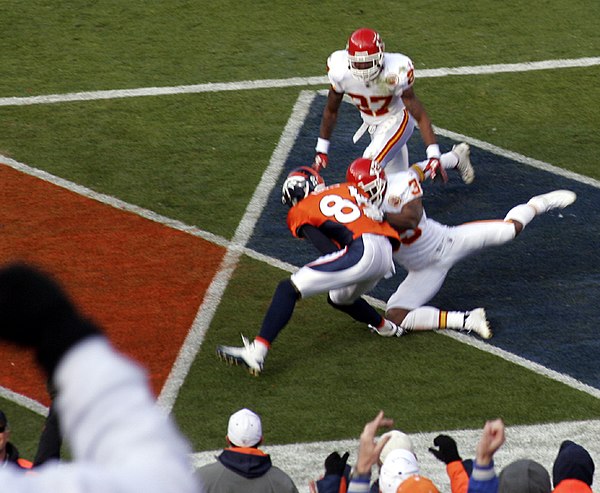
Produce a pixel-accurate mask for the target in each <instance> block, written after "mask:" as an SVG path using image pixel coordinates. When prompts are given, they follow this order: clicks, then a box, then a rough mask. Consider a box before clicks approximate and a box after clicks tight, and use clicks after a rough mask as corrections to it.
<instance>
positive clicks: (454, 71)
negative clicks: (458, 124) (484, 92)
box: [0, 57, 600, 106]
mask: <svg viewBox="0 0 600 493" xmlns="http://www.w3.org/2000/svg"><path fill="white" fill-rule="evenodd" d="M594 65H600V57H588V58H576V59H566V60H544V61H539V62H523V63H509V64H506V63H504V64H497V65H478V66H473V67H442V68H435V69H422V70H418V69H417V70H416V71H415V76H416V77H418V78H422V79H425V78H429V77H447V76H453V75H482V74H496V73H503V72H529V71H532V70H552V69H564V68H577V67H591V66H594ZM327 84H329V82H328V79H327V77H326V76H317V77H291V78H289V79H264V80H244V81H239V82H209V83H206V84H193V85H186V86H170V87H141V88H137V89H115V90H107V91H83V92H73V93H67V94H47V95H40V96H27V97H4V98H0V106H27V105H32V104H52V103H66V102H72V101H95V100H99V99H122V98H137V97H143V96H167V95H171V94H197V93H201V92H217V91H242V90H248V89H270V88H275V87H295V86H314V85H327Z"/></svg>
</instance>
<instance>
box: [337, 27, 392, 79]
mask: <svg viewBox="0 0 600 493" xmlns="http://www.w3.org/2000/svg"><path fill="white" fill-rule="evenodd" d="M384 49H385V45H384V44H383V41H382V40H381V37H380V36H379V33H378V32H377V31H373V29H367V28H366V27H363V28H361V29H357V30H356V31H354V32H353V33H352V34H351V35H350V38H349V39H348V44H347V45H346V51H347V52H348V68H349V69H350V72H351V73H352V75H353V76H354V77H356V78H357V79H360V80H363V81H365V82H366V81H370V80H373V79H375V78H376V77H377V76H378V75H379V72H381V67H382V66H383V51H384Z"/></svg>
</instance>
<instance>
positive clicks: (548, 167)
mask: <svg viewBox="0 0 600 493" xmlns="http://www.w3.org/2000/svg"><path fill="white" fill-rule="evenodd" d="M433 129H434V131H435V133H436V134H438V135H441V136H443V137H448V138H450V139H453V140H457V141H459V142H460V141H462V142H466V143H467V144H470V145H472V146H475V147H479V148H480V149H483V150H484V151H487V152H490V153H492V154H496V155H497V156H502V157H505V158H508V159H511V160H513V161H516V162H518V163H521V164H526V165H527V166H531V167H533V168H537V169H541V170H543V171H547V172H549V173H552V174H554V175H559V176H562V177H565V178H569V179H571V180H574V181H578V182H580V183H584V184H586V185H591V186H593V187H596V188H600V181H599V180H595V179H594V178H591V177H589V176H583V175H579V174H577V173H574V172H573V171H568V170H566V169H563V168H559V167H557V166H553V165H552V164H549V163H545V162H544V161H540V160H538V159H533V158H530V157H527V156H524V155H523V154H519V153H518V152H513V151H509V150H507V149H503V148H502V147H498V146H495V145H494V144H490V143H489V142H485V141H483V140H479V139H474V138H473V137H468V136H467V135H463V134H459V133H456V132H452V131H451V130H445V129H443V128H439V127H436V126H434V127H433Z"/></svg>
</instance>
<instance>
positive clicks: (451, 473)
mask: <svg viewBox="0 0 600 493" xmlns="http://www.w3.org/2000/svg"><path fill="white" fill-rule="evenodd" d="M446 472H447V473H448V478H450V489H451V490H452V493H467V490H468V489H469V475H468V474H467V471H465V468H464V467H463V464H462V461H460V460H455V461H454V462H450V464H448V465H446Z"/></svg>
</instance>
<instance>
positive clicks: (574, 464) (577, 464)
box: [552, 440, 595, 488]
mask: <svg viewBox="0 0 600 493" xmlns="http://www.w3.org/2000/svg"><path fill="white" fill-rule="evenodd" d="M594 469H595V466H594V461H593V460H592V457H591V456H590V454H589V453H588V451H587V450H586V449H584V448H583V447H582V446H581V445H578V444H576V443H575V442H572V441H571V440H565V441H564V442H563V443H562V444H561V445H560V449H559V450H558V455H557V456H556V460H555V461H554V466H553V468H552V482H553V483H554V487H555V488H556V486H558V484H559V483H560V482H561V481H562V480H563V479H578V480H579V481H583V482H584V483H585V484H587V485H588V486H592V482H593V480H594Z"/></svg>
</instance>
